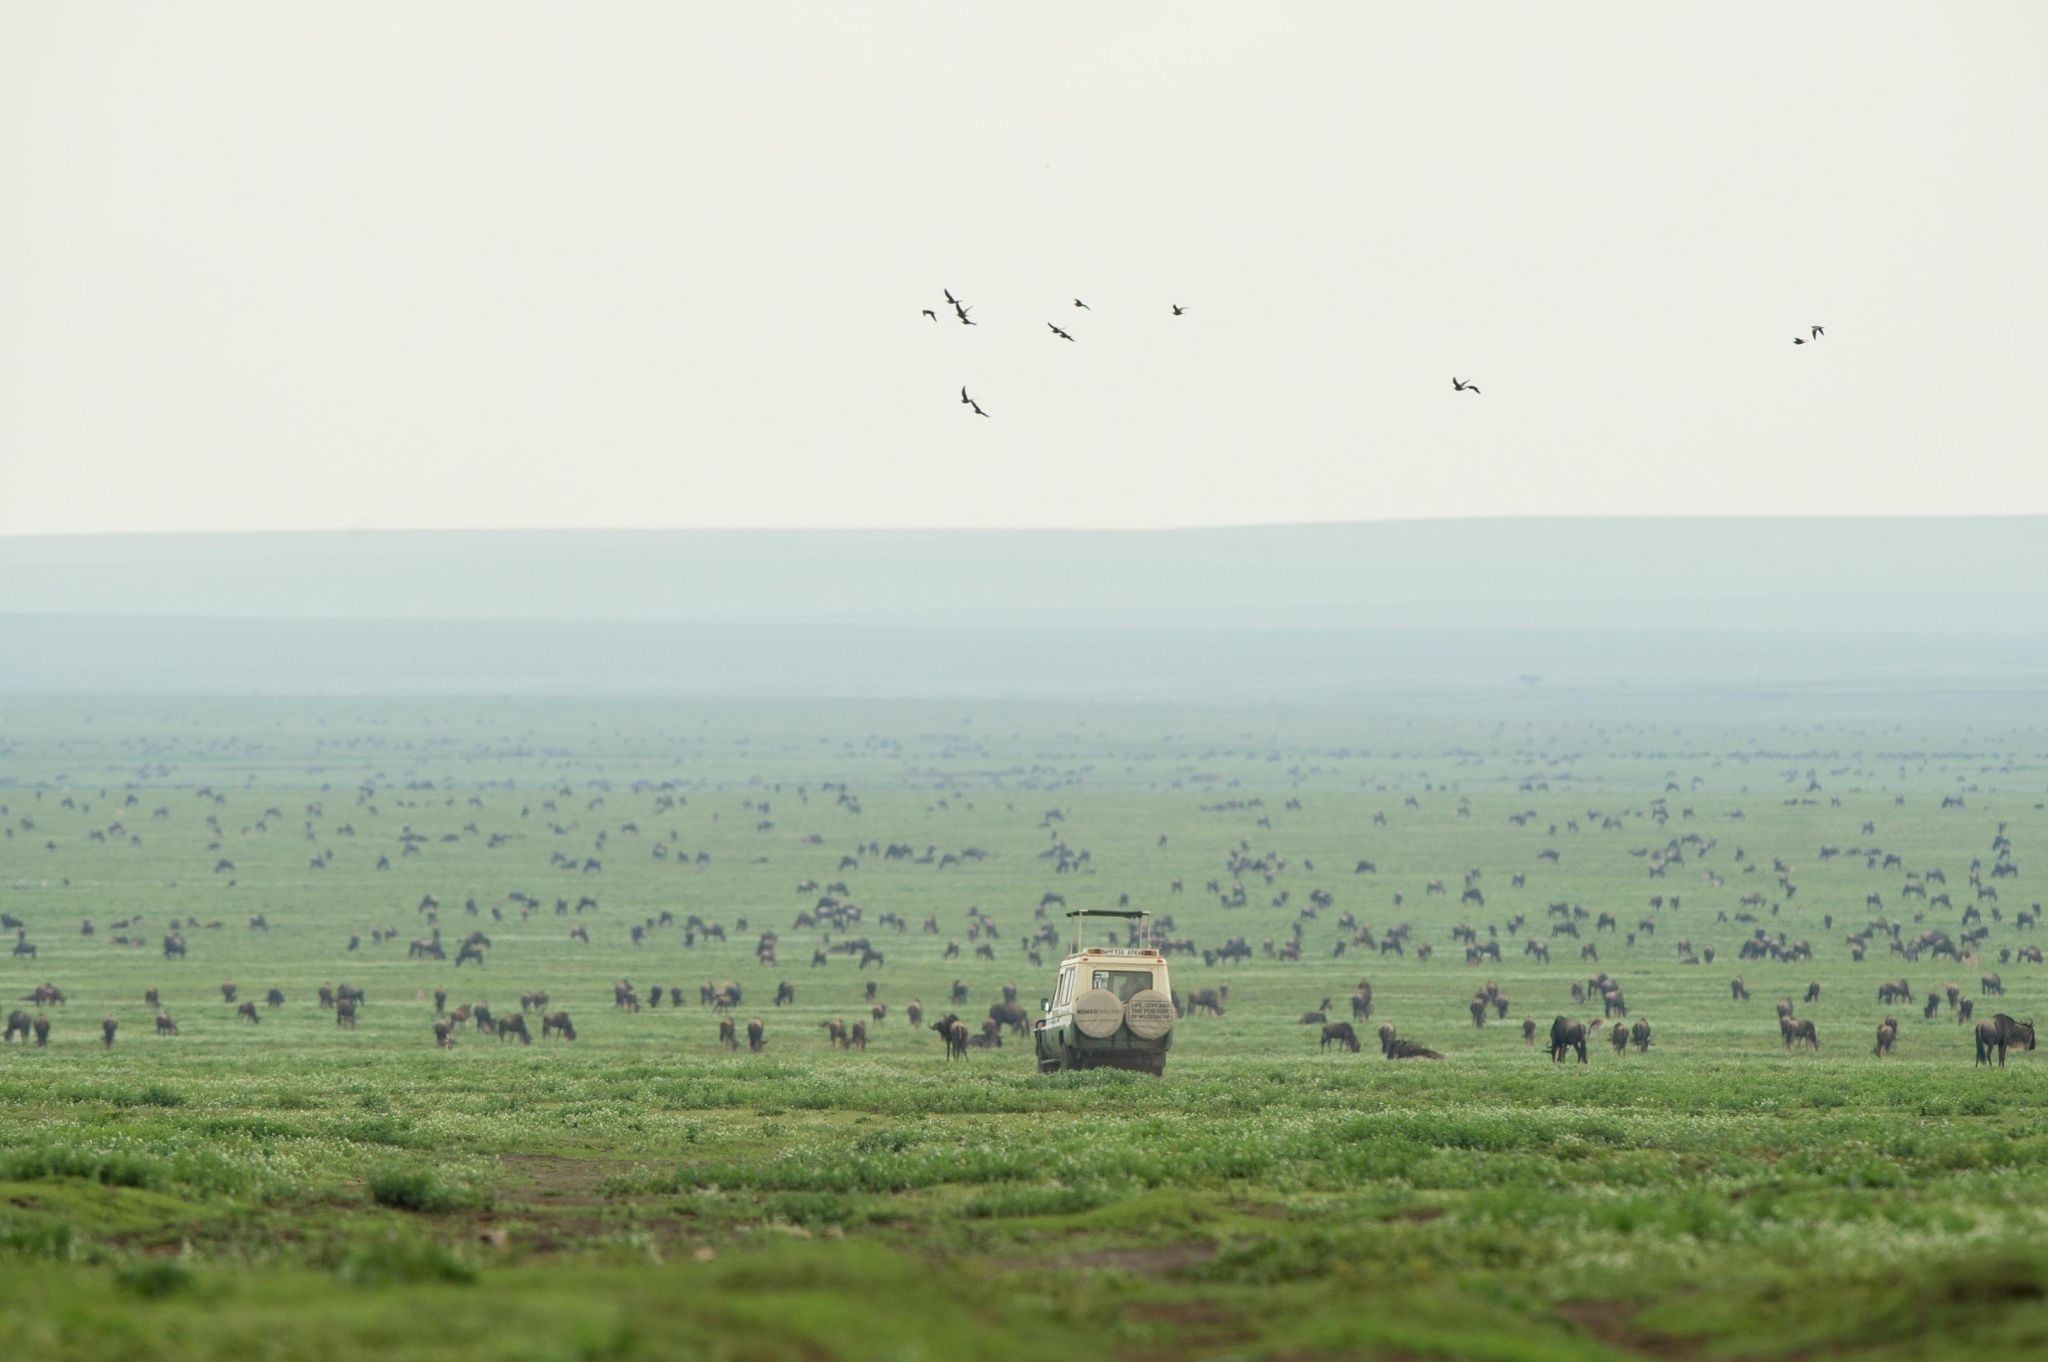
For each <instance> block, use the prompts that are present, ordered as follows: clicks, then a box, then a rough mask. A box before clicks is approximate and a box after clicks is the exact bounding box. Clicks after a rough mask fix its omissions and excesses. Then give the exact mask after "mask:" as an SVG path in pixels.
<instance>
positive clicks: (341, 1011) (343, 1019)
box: [334, 997, 356, 1031]
mask: <svg viewBox="0 0 2048 1362" xmlns="http://www.w3.org/2000/svg"><path fill="white" fill-rule="evenodd" d="M334 1024H335V1025H336V1026H346V1027H347V1028H348V1029H349V1030H351V1031H353V1030H355V1026H356V1000H355V999H354V998H339V997H338V998H336V999H335V1000H334Z"/></svg>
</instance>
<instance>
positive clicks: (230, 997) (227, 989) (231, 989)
mask: <svg viewBox="0 0 2048 1362" xmlns="http://www.w3.org/2000/svg"><path fill="white" fill-rule="evenodd" d="M220 1000H221V1001H222V1002H224V1003H231V1002H233V1001H234V1000H235V985H233V984H222V985H221V986H220Z"/></svg>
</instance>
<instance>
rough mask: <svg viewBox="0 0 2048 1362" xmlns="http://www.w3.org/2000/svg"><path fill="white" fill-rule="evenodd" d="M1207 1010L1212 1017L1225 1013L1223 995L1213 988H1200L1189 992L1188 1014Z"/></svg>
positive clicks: (1191, 1014) (1192, 1014)
mask: <svg viewBox="0 0 2048 1362" xmlns="http://www.w3.org/2000/svg"><path fill="white" fill-rule="evenodd" d="M1197 1012H1207V1013H1208V1014H1209V1015H1210V1016H1212V1017H1220V1016H1222V1015H1223V995H1222V994H1220V993H1218V992H1217V991H1216V990H1215V989H1213V988H1198V989H1195V990H1193V991H1192V992H1190V993H1189V994H1188V1015H1189V1016H1190V1017H1192V1016H1194V1015H1195V1014H1196V1013H1197Z"/></svg>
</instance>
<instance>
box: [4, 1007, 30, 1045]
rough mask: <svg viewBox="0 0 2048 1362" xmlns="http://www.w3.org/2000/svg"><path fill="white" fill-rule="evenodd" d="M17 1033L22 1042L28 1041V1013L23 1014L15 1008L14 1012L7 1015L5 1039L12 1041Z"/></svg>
mask: <svg viewBox="0 0 2048 1362" xmlns="http://www.w3.org/2000/svg"><path fill="white" fill-rule="evenodd" d="M17 1033H19V1034H20V1036H21V1038H22V1039H23V1040H27V1039H28V1033H29V1015H28V1013H26V1012H23V1011H22V1010H21V1009H20V1008H16V1009H15V1010H14V1011H12V1012H9V1013H8V1014H7V1035H6V1039H8V1040H13V1039H14V1037H15V1035H16V1034H17Z"/></svg>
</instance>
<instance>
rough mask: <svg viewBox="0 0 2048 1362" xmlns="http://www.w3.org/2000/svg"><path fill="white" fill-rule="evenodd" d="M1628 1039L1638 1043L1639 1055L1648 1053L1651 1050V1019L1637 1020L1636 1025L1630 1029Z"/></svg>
mask: <svg viewBox="0 0 2048 1362" xmlns="http://www.w3.org/2000/svg"><path fill="white" fill-rule="evenodd" d="M1616 1029H1619V1028H1616ZM1628 1038H1629V1039H1630V1040H1632V1041H1634V1042H1635V1043H1636V1051H1637V1053H1642V1052H1644V1051H1647V1050H1648V1049H1649V1048H1650V1019H1649V1018H1648V1017H1638V1018H1636V1024H1635V1025H1634V1026H1631V1027H1630V1028H1629V1029H1628Z"/></svg>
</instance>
